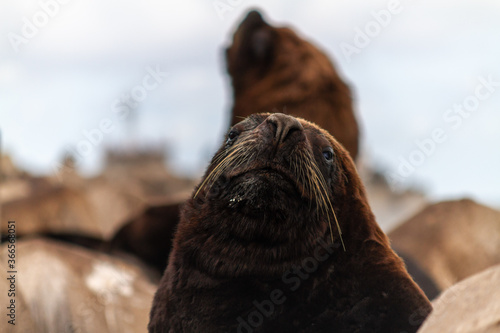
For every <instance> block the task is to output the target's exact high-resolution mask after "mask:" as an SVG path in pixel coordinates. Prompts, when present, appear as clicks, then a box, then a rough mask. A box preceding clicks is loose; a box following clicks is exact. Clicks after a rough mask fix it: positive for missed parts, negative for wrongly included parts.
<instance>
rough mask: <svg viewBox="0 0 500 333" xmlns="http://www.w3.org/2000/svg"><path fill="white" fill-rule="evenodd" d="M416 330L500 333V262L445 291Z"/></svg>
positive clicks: (432, 332)
mask: <svg viewBox="0 0 500 333" xmlns="http://www.w3.org/2000/svg"><path fill="white" fill-rule="evenodd" d="M433 306H434V310H433V311H432V313H431V314H430V316H429V317H428V318H427V319H426V321H425V322H424V324H423V325H422V327H421V328H420V330H419V331H418V332H419V333H443V332H446V333H498V332H500V265H497V266H495V267H492V268H489V269H488V270H486V271H483V272H481V273H479V274H476V275H474V276H472V277H470V278H468V279H466V280H464V281H461V282H459V283H458V284H456V285H454V286H453V287H451V288H449V289H448V290H446V291H445V292H444V293H443V294H442V295H441V296H440V297H439V298H438V299H437V300H436V301H434V302H433Z"/></svg>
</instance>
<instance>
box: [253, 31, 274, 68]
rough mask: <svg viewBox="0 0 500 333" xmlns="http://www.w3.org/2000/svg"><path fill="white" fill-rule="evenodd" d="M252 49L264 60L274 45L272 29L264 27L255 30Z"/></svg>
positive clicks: (255, 54) (258, 57)
mask: <svg viewBox="0 0 500 333" xmlns="http://www.w3.org/2000/svg"><path fill="white" fill-rule="evenodd" d="M250 43H251V45H250V47H251V50H252V53H253V54H254V56H255V57H256V58H257V59H259V60H264V59H265V58H267V57H268V56H269V54H270V53H271V51H272V47H273V38H272V35H271V30H269V29H266V28H263V29H259V30H257V31H255V32H254V34H253V35H252V37H251V41H250Z"/></svg>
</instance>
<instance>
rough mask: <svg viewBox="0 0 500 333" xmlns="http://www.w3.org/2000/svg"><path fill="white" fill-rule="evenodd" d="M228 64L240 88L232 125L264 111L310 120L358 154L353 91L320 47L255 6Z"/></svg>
mask: <svg viewBox="0 0 500 333" xmlns="http://www.w3.org/2000/svg"><path fill="white" fill-rule="evenodd" d="M226 64H227V71H228V73H229V75H230V77H231V83H232V86H233V89H234V90H233V93H234V106H233V110H232V117H231V124H232V125H235V124H236V123H237V122H239V121H240V120H241V117H248V116H249V115H251V114H254V113H260V112H282V113H286V114H290V115H293V116H296V117H301V118H304V119H309V120H311V121H313V122H315V123H316V124H318V125H320V126H321V127H322V128H324V129H325V130H327V131H328V132H329V133H331V134H333V135H334V136H335V138H336V139H337V140H338V141H339V142H340V143H342V144H343V145H344V147H346V148H347V150H348V151H349V153H350V154H351V156H352V157H353V158H356V156H357V154H358V144H359V143H358V141H359V139H358V136H359V129H358V125H357V121H356V118H355V115H354V111H353V106H352V99H351V91H350V89H349V87H348V86H347V84H346V83H345V82H344V81H343V80H342V78H341V77H340V75H339V74H338V71H337V69H336V68H335V67H334V65H333V64H332V62H331V61H330V59H329V58H328V57H327V55H326V54H325V53H324V52H322V51H321V50H320V49H319V48H318V47H316V46H315V45H313V44H311V43H309V42H308V41H307V40H305V39H303V38H301V37H300V36H299V35H298V34H297V33H295V31H294V30H293V29H291V28H289V27H276V26H273V25H270V24H269V23H267V22H266V21H265V20H264V19H263V17H262V15H261V14H260V13H259V12H258V11H255V10H253V11H250V12H249V13H248V14H247V15H246V17H245V18H244V19H243V21H242V22H241V23H240V25H239V26H238V27H237V29H236V31H235V32H234V35H233V39H232V44H231V45H230V46H229V47H228V48H227V49H226Z"/></svg>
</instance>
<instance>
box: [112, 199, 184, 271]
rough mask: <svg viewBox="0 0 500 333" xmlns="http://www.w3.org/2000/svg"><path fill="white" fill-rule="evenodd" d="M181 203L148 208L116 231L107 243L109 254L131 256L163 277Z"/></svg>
mask: <svg viewBox="0 0 500 333" xmlns="http://www.w3.org/2000/svg"><path fill="white" fill-rule="evenodd" d="M183 203H184V201H182V202H169V203H166V204H163V205H154V206H151V207H148V208H147V209H146V210H145V211H144V212H142V213H141V214H140V215H139V216H137V217H136V218H134V219H132V220H131V221H130V222H128V223H126V224H125V225H124V226H123V227H122V228H120V230H118V232H117V233H116V234H115V235H114V236H113V239H112V240H111V242H110V250H111V251H124V252H127V253H131V254H133V255H135V256H137V257H138V258H139V259H141V260H142V261H143V262H144V263H146V264H148V265H149V266H151V267H153V268H155V269H156V270H157V271H158V272H159V273H160V274H162V273H163V271H164V270H165V268H166V267H167V258H168V254H169V253H170V250H171V248H172V238H173V235H174V232H175V229H176V228H177V223H178V222H179V213H180V207H181V205H182V204H183Z"/></svg>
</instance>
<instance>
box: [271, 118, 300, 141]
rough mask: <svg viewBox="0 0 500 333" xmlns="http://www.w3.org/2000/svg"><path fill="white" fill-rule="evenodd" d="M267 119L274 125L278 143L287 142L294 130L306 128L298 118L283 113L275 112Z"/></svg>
mask: <svg viewBox="0 0 500 333" xmlns="http://www.w3.org/2000/svg"><path fill="white" fill-rule="evenodd" d="M266 121H267V123H269V124H270V125H271V126H272V127H273V130H274V137H275V139H276V142H277V143H278V144H282V143H283V142H285V141H286V140H287V139H288V138H289V137H290V135H291V134H292V133H293V132H295V131H303V130H304V128H303V127H302V124H301V123H300V122H299V121H298V120H297V119H295V118H294V117H292V116H288V115H286V114H283V113H274V114H272V115H270V116H269V117H268V118H267V120H266Z"/></svg>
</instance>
